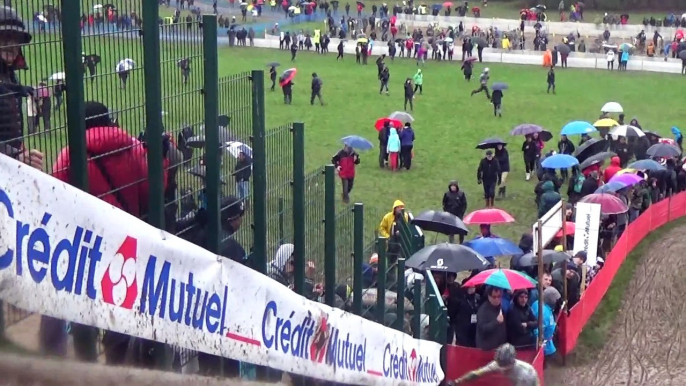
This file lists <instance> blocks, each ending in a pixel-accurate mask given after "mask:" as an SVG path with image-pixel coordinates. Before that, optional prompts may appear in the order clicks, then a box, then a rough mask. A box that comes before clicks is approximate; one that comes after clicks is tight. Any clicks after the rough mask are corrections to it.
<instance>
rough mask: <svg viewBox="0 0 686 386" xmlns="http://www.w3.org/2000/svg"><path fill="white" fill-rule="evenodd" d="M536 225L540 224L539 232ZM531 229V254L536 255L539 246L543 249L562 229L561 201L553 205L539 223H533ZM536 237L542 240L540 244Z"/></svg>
mask: <svg viewBox="0 0 686 386" xmlns="http://www.w3.org/2000/svg"><path fill="white" fill-rule="evenodd" d="M538 224H541V229H540V230H539V229H538V227H539V225H538ZM532 229H533V231H532V234H533V237H534V249H533V253H534V254H537V253H538V248H539V245H542V246H543V248H545V246H546V245H548V243H549V242H550V241H551V240H552V239H553V238H555V235H556V234H557V232H559V231H560V229H562V201H559V202H558V203H557V204H555V206H553V207H552V208H551V209H550V210H549V211H548V213H546V214H544V215H543V216H542V217H541V218H540V220H539V221H537V222H535V223H534V225H533V227H532ZM538 237H541V238H542V240H541V242H540V243H539V241H538Z"/></svg>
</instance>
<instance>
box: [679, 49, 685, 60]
mask: <svg viewBox="0 0 686 386" xmlns="http://www.w3.org/2000/svg"><path fill="white" fill-rule="evenodd" d="M679 59H683V60H686V50H684V51H681V52H679Z"/></svg>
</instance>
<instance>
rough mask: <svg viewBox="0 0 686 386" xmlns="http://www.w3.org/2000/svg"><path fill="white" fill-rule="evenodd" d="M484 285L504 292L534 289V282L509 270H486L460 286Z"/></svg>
mask: <svg viewBox="0 0 686 386" xmlns="http://www.w3.org/2000/svg"><path fill="white" fill-rule="evenodd" d="M481 284H486V285H490V286H493V287H497V288H502V289H505V290H510V291H516V290H520V289H526V288H534V287H536V281H535V280H534V279H532V278H530V277H529V276H527V275H526V274H524V273H521V272H517V271H514V270H511V269H499V268H498V269H487V270H485V271H483V272H479V273H478V274H477V275H476V276H474V277H473V278H471V279H469V280H468V281H467V282H466V283H464V284H462V286H463V287H474V286H477V285H481Z"/></svg>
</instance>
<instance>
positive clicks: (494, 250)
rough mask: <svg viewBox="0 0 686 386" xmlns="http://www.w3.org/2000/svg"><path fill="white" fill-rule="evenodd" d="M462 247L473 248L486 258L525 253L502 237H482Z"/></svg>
mask: <svg viewBox="0 0 686 386" xmlns="http://www.w3.org/2000/svg"><path fill="white" fill-rule="evenodd" d="M462 245H464V246H465V247H469V248H472V249H473V250H475V251H477V252H479V253H480V254H481V255H482V256H486V257H496V256H514V255H521V254H522V253H524V252H523V251H522V250H521V249H520V248H519V247H518V246H517V244H515V243H513V242H512V241H510V240H508V239H503V238H500V237H480V238H478V239H474V240H470V241H468V242H466V243H464V244H462Z"/></svg>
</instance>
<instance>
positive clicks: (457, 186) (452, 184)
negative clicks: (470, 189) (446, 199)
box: [448, 180, 460, 192]
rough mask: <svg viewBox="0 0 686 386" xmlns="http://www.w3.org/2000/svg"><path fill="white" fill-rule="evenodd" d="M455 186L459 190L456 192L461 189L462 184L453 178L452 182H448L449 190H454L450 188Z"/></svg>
mask: <svg viewBox="0 0 686 386" xmlns="http://www.w3.org/2000/svg"><path fill="white" fill-rule="evenodd" d="M453 186H454V187H455V188H457V190H456V191H455V192H459V191H460V185H458V183H457V181H456V180H452V181H450V183H449V184H448V191H449V192H452V190H450V188H451V187H453Z"/></svg>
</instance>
